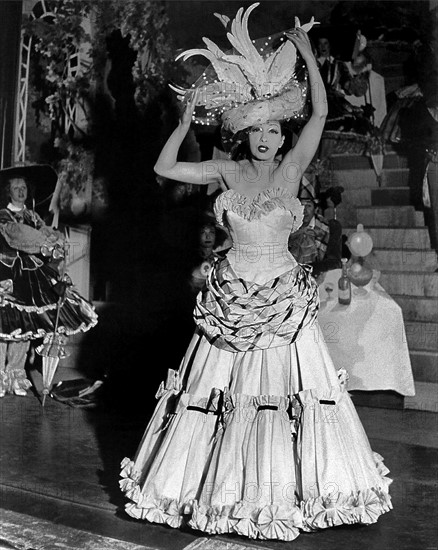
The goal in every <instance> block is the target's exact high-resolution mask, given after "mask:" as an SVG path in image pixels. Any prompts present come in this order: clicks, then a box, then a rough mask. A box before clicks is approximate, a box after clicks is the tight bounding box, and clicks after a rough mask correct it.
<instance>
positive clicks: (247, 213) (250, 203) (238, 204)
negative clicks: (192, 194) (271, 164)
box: [214, 187, 304, 231]
mask: <svg viewBox="0 0 438 550" xmlns="http://www.w3.org/2000/svg"><path fill="white" fill-rule="evenodd" d="M276 208H282V209H283V210H287V211H289V212H290V213H291V214H292V217H293V220H294V223H293V227H292V231H296V230H297V229H298V228H299V227H300V226H301V224H302V223H303V211H304V207H303V206H302V204H301V203H300V201H299V200H298V199H297V197H295V196H294V195H293V194H292V193H291V192H290V191H289V190H288V189H286V188H285V187H275V188H270V189H265V190H264V191H260V193H257V195H255V197H252V198H251V197H248V196H246V195H242V194H241V193H239V192H238V191H236V190H235V189H228V190H227V191H224V192H223V193H221V194H220V195H219V196H218V197H217V199H216V202H215V204H214V213H215V215H216V219H217V221H218V223H220V224H221V225H224V219H223V218H224V213H225V211H231V212H234V213H235V214H238V215H239V216H240V217H242V218H244V219H245V220H248V221H251V220H253V219H260V217H261V216H262V215H264V214H268V213H269V212H272V211H273V210H275V209H276Z"/></svg>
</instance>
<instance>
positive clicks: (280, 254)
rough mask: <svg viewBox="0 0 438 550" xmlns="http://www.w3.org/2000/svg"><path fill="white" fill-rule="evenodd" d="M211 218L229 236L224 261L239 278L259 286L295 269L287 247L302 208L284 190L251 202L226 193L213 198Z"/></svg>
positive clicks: (269, 191) (273, 191)
mask: <svg viewBox="0 0 438 550" xmlns="http://www.w3.org/2000/svg"><path fill="white" fill-rule="evenodd" d="M215 214H216V217H217V219H218V221H219V223H221V224H223V225H224V226H226V227H227V228H228V230H229V232H230V235H231V238H232V240H233V246H232V248H231V249H230V250H229V252H228V255H227V257H228V260H229V262H230V264H231V266H232V267H233V269H234V271H235V272H236V274H237V275H238V276H239V277H242V278H243V279H245V280H247V281H254V282H258V283H263V282H265V281H268V280H270V279H273V278H274V277H277V276H278V275H281V274H282V273H284V272H286V271H289V270H290V269H293V268H294V267H295V266H296V265H297V262H296V260H295V259H294V258H293V256H292V255H291V254H290V252H289V250H288V247H287V243H288V238H289V235H290V233H291V232H293V231H296V230H297V229H298V228H299V227H300V225H301V223H302V219H303V207H302V206H301V203H300V201H299V200H298V199H297V198H296V197H294V196H293V195H292V194H291V193H290V192H289V191H288V190H287V189H284V188H280V187H279V188H275V189H267V190H266V191H262V192H261V193H259V194H258V195H256V196H255V197H253V198H248V197H246V196H245V195H241V194H240V193H238V192H237V191H234V190H231V189H230V190H228V191H225V192H224V193H222V194H221V195H219V197H218V198H217V200H216V203H215Z"/></svg>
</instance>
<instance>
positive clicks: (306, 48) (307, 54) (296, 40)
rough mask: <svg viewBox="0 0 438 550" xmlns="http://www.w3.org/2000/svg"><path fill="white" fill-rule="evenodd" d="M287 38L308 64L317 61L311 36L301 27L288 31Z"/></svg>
mask: <svg viewBox="0 0 438 550" xmlns="http://www.w3.org/2000/svg"><path fill="white" fill-rule="evenodd" d="M286 36H287V37H288V38H289V40H290V41H291V42H293V44H294V46H295V47H296V48H297V50H298V51H299V52H300V54H301V55H302V57H303V59H304V60H305V61H306V62H307V61H308V60H310V59H313V60H314V59H315V56H314V55H313V50H312V44H311V43H310V40H309V36H308V34H307V33H306V32H305V31H303V29H302V28H301V27H296V28H295V29H292V30H290V31H286Z"/></svg>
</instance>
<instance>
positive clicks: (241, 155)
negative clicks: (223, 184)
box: [231, 120, 292, 161]
mask: <svg viewBox="0 0 438 550" xmlns="http://www.w3.org/2000/svg"><path fill="white" fill-rule="evenodd" d="M277 122H278V123H279V125H280V131H281V135H282V136H284V137H285V140H284V143H283V145H282V146H281V147H280V148H279V150H278V154H281V155H284V154H285V153H286V152H287V151H288V150H289V149H291V148H292V130H291V129H290V128H289V127H288V125H287V122H283V121H282V120H278V121H277ZM254 126H255V124H254ZM250 128H252V126H250V127H249V128H245V129H244V130H241V131H240V132H237V133H236V135H235V136H234V139H235V143H236V145H235V146H234V148H233V149H232V151H231V159H232V160H235V161H238V160H244V159H250V158H251V151H250V148H249V131H250Z"/></svg>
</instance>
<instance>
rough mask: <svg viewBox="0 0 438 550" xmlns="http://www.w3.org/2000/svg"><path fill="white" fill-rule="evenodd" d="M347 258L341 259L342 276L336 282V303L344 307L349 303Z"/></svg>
mask: <svg viewBox="0 0 438 550" xmlns="http://www.w3.org/2000/svg"><path fill="white" fill-rule="evenodd" d="M347 261H348V260H347V258H342V259H341V262H342V275H341V276H340V278H339V280H338V302H339V303H340V304H342V305H344V306H348V305H349V304H350V303H351V282H350V279H349V278H348V272H347Z"/></svg>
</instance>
